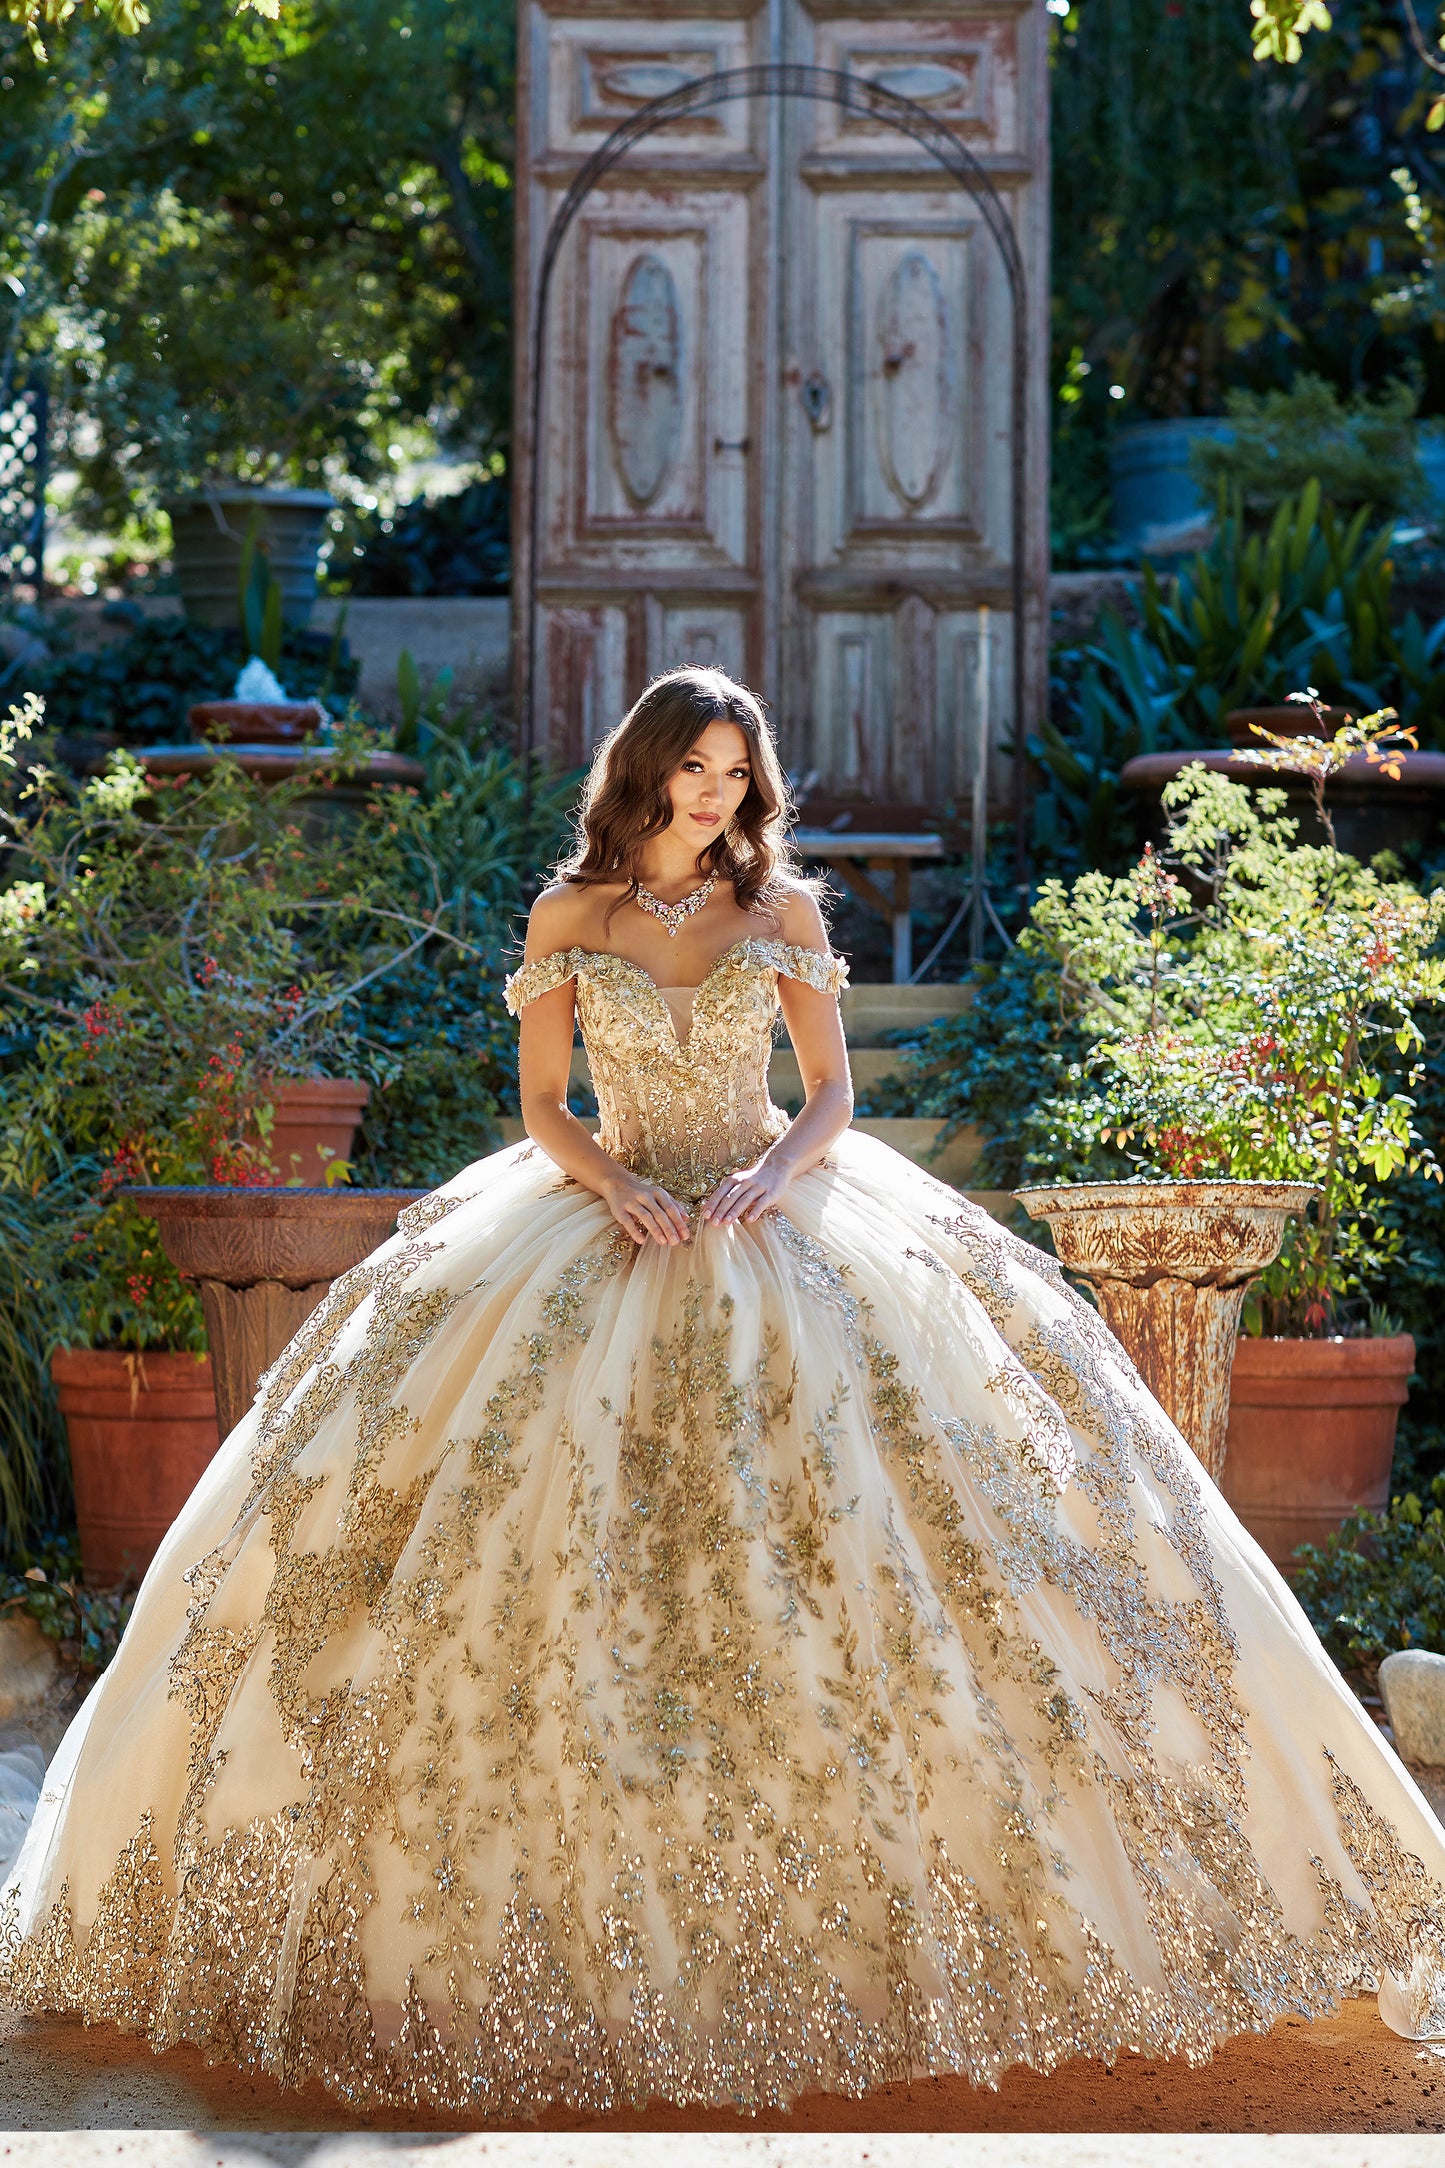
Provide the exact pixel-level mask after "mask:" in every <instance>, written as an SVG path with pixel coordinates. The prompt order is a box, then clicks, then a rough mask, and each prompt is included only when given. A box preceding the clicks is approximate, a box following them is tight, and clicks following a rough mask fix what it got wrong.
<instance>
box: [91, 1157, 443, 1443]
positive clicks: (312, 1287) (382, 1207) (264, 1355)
mask: <svg viewBox="0 0 1445 2168" xmlns="http://www.w3.org/2000/svg"><path fill="white" fill-rule="evenodd" d="M125 1194H126V1196H127V1197H128V1198H129V1199H130V1200H131V1202H132V1203H133V1204H134V1205H135V1207H136V1209H137V1211H140V1212H144V1213H145V1214H146V1215H147V1217H148V1218H150V1219H153V1220H155V1221H156V1222H157V1224H158V1225H159V1227H160V1234H161V1242H162V1244H163V1246H164V1248H165V1252H166V1255H167V1256H168V1257H169V1258H170V1260H171V1262H172V1263H173V1264H174V1265H175V1266H176V1268H177V1270H178V1271H179V1272H180V1273H181V1274H182V1275H183V1276H184V1277H185V1278H186V1279H188V1280H194V1281H195V1282H196V1284H197V1286H198V1287H199V1289H200V1295H201V1303H202V1307H203V1308H204V1310H205V1313H206V1334H207V1337H208V1339H209V1341H210V1343H211V1364H212V1369H213V1372H214V1375H215V1382H216V1414H217V1417H218V1419H219V1428H220V1434H221V1436H222V1437H223V1438H224V1437H226V1436H227V1435H228V1433H229V1432H230V1431H231V1430H232V1429H234V1427H235V1425H236V1424H237V1423H238V1422H239V1421H240V1419H241V1417H242V1416H243V1415H244V1414H245V1412H246V1410H247V1409H248V1408H249V1407H250V1405H251V1402H252V1399H253V1398H254V1397H255V1392H256V1381H257V1379H258V1378H259V1377H260V1376H261V1373H262V1372H263V1371H264V1370H267V1369H269V1368H270V1366H271V1364H272V1363H273V1362H274V1361H275V1360H276V1358H277V1356H278V1355H279V1354H280V1353H281V1350H282V1349H283V1348H284V1347H285V1345H286V1343H287V1341H288V1340H289V1339H290V1338H291V1337H292V1335H293V1334H294V1333H296V1332H298V1331H299V1330H300V1328H301V1326H302V1325H304V1324H305V1322H306V1320H307V1318H308V1317H309V1316H310V1315H311V1313H312V1311H313V1310H314V1309H315V1308H316V1306H317V1304H318V1303H319V1302H320V1301H321V1299H322V1297H323V1296H324V1295H325V1293H326V1291H327V1289H328V1288H329V1287H330V1285H331V1283H332V1281H333V1280H335V1279H338V1278H339V1277H340V1275H341V1274H342V1273H343V1272H348V1271H349V1270H350V1269H351V1267H352V1266H353V1265H359V1264H360V1263H361V1260H362V1258H363V1257H367V1256H369V1255H370V1254H371V1252H372V1251H373V1250H374V1249H376V1248H378V1247H379V1246H380V1244H381V1243H383V1242H384V1241H385V1240H386V1238H387V1236H388V1235H389V1234H390V1233H391V1232H392V1230H393V1229H394V1227H395V1226H396V1220H397V1214H398V1213H399V1212H400V1211H402V1210H403V1208H404V1207H405V1206H406V1205H409V1204H415V1203H416V1202H417V1200H418V1199H419V1198H421V1197H424V1196H425V1195H426V1191H425V1190H420V1189H342V1188H338V1189H231V1188H219V1187H218V1188H208V1187H205V1186H203V1185H200V1184H197V1185H196V1186H195V1187H188V1188H141V1187H136V1188H133V1189H127V1190H126V1192H125Z"/></svg>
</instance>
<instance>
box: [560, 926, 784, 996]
mask: <svg viewBox="0 0 1445 2168" xmlns="http://www.w3.org/2000/svg"><path fill="white" fill-rule="evenodd" d="M767 939H768V936H767V935H766V934H756V933H750V934H745V935H744V936H743V938H742V940H741V941H734V942H732V943H730V945H729V946H728V947H727V948H725V949H723V950H722V951H721V952H720V954H718V955H716V956H714V958H713V960H712V962H711V963H710V964H709V965H708V967H707V969H706V971H704V973H703V975H702V977H701V978H700V979H699V980H698V982H697V984H696V986H679V985H676V984H674V985H672V986H671V989H670V990H671V991H672V992H673V993H676V994H700V993H701V992H702V990H703V988H704V986H706V984H707V982H708V980H709V979H710V978H711V977H712V976H713V973H714V972H715V971H717V970H718V969H719V967H720V966H721V965H723V964H725V963H726V962H727V960H728V958H729V956H736V954H737V952H738V950H739V949H745V948H752V947H754V946H755V945H756V944H757V943H758V942H759V941H765V940H767ZM779 945H780V946H782V947H784V948H786V947H788V946H790V945H792V944H789V943H787V942H783V943H780V944H779ZM566 953H568V954H570V955H573V956H591V957H594V958H599V959H605V960H606V961H608V962H610V963H614V964H621V965H623V966H624V968H625V969H626V970H628V971H635V972H636V973H637V975H638V977H639V978H641V979H645V980H646V981H647V983H648V985H649V986H650V987H651V988H652V989H653V991H654V993H659V994H660V993H661V992H662V991H663V986H662V981H661V979H655V978H654V977H653V975H652V973H651V972H650V971H649V970H648V968H647V966H646V964H639V963H634V962H633V960H632V958H631V957H630V956H619V955H618V953H617V951H616V949H589V948H580V947H573V948H572V949H570V950H569V951H567V952H566ZM818 953H819V954H820V955H821V953H822V951H821V950H819V952H818ZM539 961H540V959H539Z"/></svg>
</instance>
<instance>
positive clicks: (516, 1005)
mask: <svg viewBox="0 0 1445 2168" xmlns="http://www.w3.org/2000/svg"><path fill="white" fill-rule="evenodd" d="M780 976H781V977H786V978H792V979H798V980H800V981H801V982H802V983H803V984H804V985H807V986H812V987H815V988H817V990H818V991H819V992H820V993H829V992H832V993H837V992H838V991H840V989H841V988H842V987H844V986H845V985H846V984H847V982H848V966H847V964H846V963H845V962H844V961H843V959H842V957H841V956H832V955H826V954H823V953H821V952H820V951H819V950H817V949H808V948H799V947H798V946H797V945H796V944H795V943H793V942H789V941H775V940H748V941H738V942H735V943H734V945H733V946H732V947H731V948H730V949H725V950H724V951H723V953H722V955H721V956H719V957H718V959H717V961H716V962H715V963H714V964H713V966H712V968H711V970H709V972H708V973H707V975H706V977H705V978H704V979H703V980H702V982H701V984H700V985H698V986H697V987H696V988H695V989H691V992H692V1004H691V1017H690V1020H689V1028H688V1030H687V1032H686V1036H685V1037H684V1035H683V1034H682V1033H681V1032H680V1030H679V1025H678V1018H679V1013H682V1014H684V1015H685V1014H686V1008H687V1004H686V1001H685V998H684V999H679V998H678V997H679V996H685V994H686V992H687V991H688V989H684V988H679V987H668V988H663V987H662V986H660V985H659V984H658V982H657V981H656V980H655V979H654V978H652V977H651V975H650V974H649V973H648V972H646V971H644V970H643V969H642V967H641V965H640V964H634V963H631V962H629V961H628V959H627V958H626V957H625V956H613V955H610V954H608V953H606V952H605V951H602V950H598V949H582V948H571V949H561V950H559V951H558V952H557V953H556V954H555V955H552V956H539V957H538V958H537V959H536V961H535V962H534V963H530V964H524V965H523V967H522V969H521V970H520V971H516V972H514V973H513V974H512V976H511V977H510V978H509V979H508V980H507V982H506V999H507V1007H508V1008H509V1009H510V1010H511V1011H512V1014H513V1015H514V1016H515V1015H516V1014H517V1012H518V1011H519V1010H520V1009H522V1008H524V1007H525V1006H526V1004H527V1003H528V1002H529V1001H535V1000H536V998H537V996H538V995H539V994H546V993H550V992H551V991H552V989H553V988H554V987H556V986H561V985H563V984H564V983H565V982H566V981H567V980H568V979H575V980H576V981H577V1014H578V1018H579V1020H580V1022H581V1026H582V1040H583V1044H584V1045H585V1047H586V1049H587V1059H588V1062H589V1064H590V1065H591V1069H592V1082H593V1086H594V1088H595V1090H596V1093H597V1108H598V1113H599V1115H600V1117H601V1126H600V1130H599V1133H598V1139H597V1141H598V1143H599V1144H600V1145H601V1146H602V1149H603V1151H604V1152H608V1153H610V1154H611V1155H612V1157H613V1158H614V1159H616V1160H618V1161H620V1162H621V1164H622V1165H623V1166H626V1167H631V1168H632V1169H633V1171H634V1172H635V1173H637V1174H641V1175H644V1176H645V1177H646V1178H647V1179H648V1180H649V1181H653V1182H660V1183H662V1185H663V1186H664V1187H665V1188H666V1189H668V1190H670V1191H671V1192H672V1194H673V1195H674V1196H675V1197H678V1198H681V1199H685V1200H687V1201H689V1202H695V1201H696V1200H697V1199H698V1198H699V1197H705V1196H706V1195H707V1193H708V1191H709V1190H710V1189H712V1188H713V1187H714V1185H715V1184H716V1183H717V1182H719V1181H720V1180H721V1179H722V1177H723V1175H725V1174H728V1173H730V1172H731V1170H732V1169H733V1168H734V1167H743V1166H746V1165H747V1164H748V1163H749V1162H750V1161H751V1160H753V1159H755V1158H756V1157H757V1155H758V1154H759V1153H760V1152H762V1151H763V1150H765V1149H766V1147H767V1146H768V1145H769V1144H771V1143H772V1142H773V1141H774V1139H775V1138H777V1137H780V1136H781V1135H782V1133H783V1131H784V1130H785V1129H786V1128H787V1126H788V1117H787V1115H786V1114H784V1113H783V1111H782V1109H781V1108H780V1107H776V1106H774V1105H773V1102H772V1100H771V1099H770V1098H769V1096H768V1058H769V1055H770V1054H771V1051H772V1044H773V1028H774V1025H775V1024H776V1021H777V1016H778V979H779V977H780Z"/></svg>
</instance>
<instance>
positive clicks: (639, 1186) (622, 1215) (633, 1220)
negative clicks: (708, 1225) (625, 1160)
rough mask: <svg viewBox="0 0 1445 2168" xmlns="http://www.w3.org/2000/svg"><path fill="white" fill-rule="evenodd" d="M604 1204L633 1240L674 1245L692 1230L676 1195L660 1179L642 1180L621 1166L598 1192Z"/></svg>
mask: <svg viewBox="0 0 1445 2168" xmlns="http://www.w3.org/2000/svg"><path fill="white" fill-rule="evenodd" d="M599 1194H600V1196H601V1198H602V1201H603V1203H604V1204H605V1205H606V1206H607V1209H608V1211H609V1212H610V1213H611V1214H612V1217H613V1218H614V1219H615V1220H616V1222H617V1224H618V1226H619V1227H622V1228H625V1230H626V1231H627V1233H628V1234H630V1235H631V1237H632V1239H633V1241H634V1242H638V1243H642V1242H660V1243H661V1244H662V1245H663V1247H664V1248H671V1246H672V1245H673V1243H675V1242H686V1241H687V1239H688V1237H689V1235H690V1234H691V1233H692V1228H691V1226H690V1225H689V1223H688V1217H687V1214H686V1213H685V1212H684V1211H683V1209H682V1206H681V1205H680V1204H679V1203H678V1201H677V1199H676V1198H675V1197H670V1196H669V1195H668V1193H667V1191H666V1190H665V1189H663V1188H662V1187H661V1185H660V1184H659V1183H657V1182H640V1181H639V1180H638V1178H637V1176H636V1175H635V1174H629V1173H628V1172H627V1169H626V1168H625V1167H619V1169H618V1170H617V1173H616V1174H615V1175H614V1176H613V1177H612V1179H611V1180H610V1181H608V1182H607V1183H605V1184H604V1185H603V1186H602V1188H601V1189H600V1191H599Z"/></svg>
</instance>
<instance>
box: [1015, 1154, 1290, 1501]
mask: <svg viewBox="0 0 1445 2168" xmlns="http://www.w3.org/2000/svg"><path fill="white" fill-rule="evenodd" d="M1015 1194H1016V1195H1017V1197H1018V1200H1019V1202H1020V1204H1022V1205H1023V1207H1024V1209H1025V1211H1026V1212H1028V1214H1029V1215H1030V1217H1031V1218H1033V1219H1041V1220H1045V1221H1047V1223H1048V1226H1049V1230H1050V1232H1051V1233H1052V1235H1053V1238H1054V1249H1055V1251H1056V1252H1057V1254H1058V1259H1059V1262H1060V1264H1061V1265H1063V1266H1064V1267H1065V1269H1066V1270H1067V1271H1069V1272H1075V1273H1077V1274H1078V1275H1079V1277H1080V1278H1081V1279H1085V1280H1087V1281H1088V1282H1089V1284H1090V1286H1091V1287H1092V1288H1093V1289H1094V1292H1095V1294H1096V1295H1097V1296H1098V1300H1099V1308H1100V1310H1101V1311H1102V1312H1103V1314H1104V1319H1105V1322H1106V1323H1107V1324H1108V1326H1109V1327H1110V1329H1111V1330H1112V1331H1113V1332H1114V1333H1116V1334H1117V1335H1118V1337H1119V1339H1120V1340H1122V1341H1123V1343H1124V1346H1125V1348H1126V1349H1127V1350H1128V1353H1129V1355H1130V1356H1131V1358H1132V1359H1133V1361H1134V1363H1135V1364H1136V1366H1137V1368H1138V1370H1139V1373H1140V1375H1141V1376H1142V1377H1143V1379H1144V1382H1145V1384H1146V1385H1147V1386H1148V1387H1149V1390H1150V1391H1151V1392H1152V1393H1153V1395H1154V1397H1155V1399H1156V1400H1158V1401H1159V1403H1160V1405H1161V1406H1162V1407H1163V1409H1164V1411H1165V1413H1166V1414H1167V1415H1168V1416H1169V1418H1170V1420H1171V1421H1172V1422H1173V1423H1174V1425H1175V1427H1176V1428H1177V1429H1178V1430H1179V1431H1181V1432H1182V1433H1183V1435H1184V1437H1185V1438H1186V1439H1187V1441H1188V1443H1189V1444H1190V1445H1191V1446H1192V1447H1193V1449H1194V1451H1195V1452H1196V1453H1197V1454H1198V1456H1199V1458H1200V1460H1201V1461H1202V1462H1203V1463H1204V1466H1205V1467H1206V1468H1207V1469H1208V1471H1209V1473H1210V1475H1211V1476H1213V1478H1214V1479H1215V1481H1216V1482H1218V1480H1219V1478H1220V1475H1221V1473H1222V1472H1223V1468H1224V1456H1225V1441H1226V1435H1227V1428H1228V1422H1229V1377H1230V1369H1231V1366H1232V1364H1233V1361H1234V1348H1235V1343H1236V1341H1237V1339H1238V1336H1239V1314H1240V1311H1241V1309H1242V1308H1243V1306H1244V1293H1245V1289H1246V1288H1247V1286H1248V1285H1249V1282H1250V1281H1251V1280H1252V1279H1253V1278H1254V1277H1255V1275H1256V1273H1260V1272H1263V1270H1264V1269H1265V1267H1266V1265H1270V1264H1273V1262H1274V1260H1275V1258H1276V1257H1277V1256H1278V1255H1279V1247H1280V1244H1281V1242H1282V1241H1283V1240H1284V1230H1285V1222H1286V1221H1287V1220H1288V1219H1289V1218H1290V1217H1291V1215H1292V1214H1294V1213H1296V1212H1303V1211H1304V1210H1305V1208H1306V1206H1307V1205H1308V1204H1309V1201H1310V1199H1311V1198H1312V1197H1313V1196H1314V1195H1315V1191H1314V1190H1313V1189H1312V1188H1311V1187H1310V1186H1309V1184H1308V1183H1306V1182H1071V1183H1065V1184H1061V1185H1060V1186H1059V1187H1057V1188H1051V1189H1021V1190H1018V1191H1016V1192H1015Z"/></svg>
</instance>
